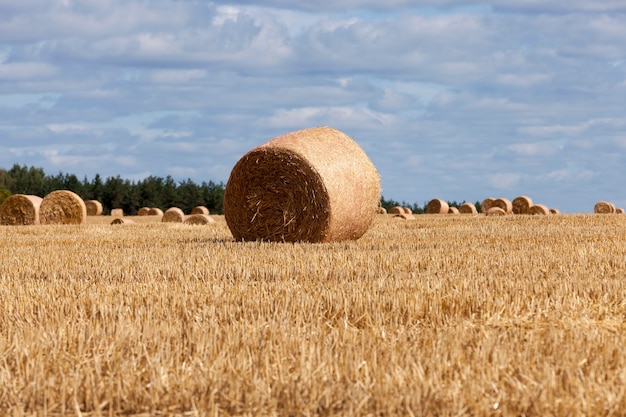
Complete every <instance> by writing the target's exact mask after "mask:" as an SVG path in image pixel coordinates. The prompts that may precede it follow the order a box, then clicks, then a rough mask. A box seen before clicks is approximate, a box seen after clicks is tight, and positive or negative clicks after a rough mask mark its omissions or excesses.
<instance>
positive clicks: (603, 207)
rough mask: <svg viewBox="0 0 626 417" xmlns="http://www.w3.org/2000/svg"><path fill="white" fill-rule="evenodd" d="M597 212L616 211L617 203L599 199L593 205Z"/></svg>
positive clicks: (611, 212)
mask: <svg viewBox="0 0 626 417" xmlns="http://www.w3.org/2000/svg"><path fill="white" fill-rule="evenodd" d="M593 212H594V213H596V214H613V213H615V205H614V204H613V203H611V202H608V201H598V202H597V203H596V205H595V206H594V207H593Z"/></svg>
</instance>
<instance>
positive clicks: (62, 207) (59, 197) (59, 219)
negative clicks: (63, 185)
mask: <svg viewBox="0 0 626 417" xmlns="http://www.w3.org/2000/svg"><path fill="white" fill-rule="evenodd" d="M39 220H40V222H41V224H83V223H85V222H86V221H87V207H86V206H85V202H84V201H83V199H82V198H80V196H79V195H78V194H76V193H74V192H72V191H68V190H57V191H53V192H51V193H50V194H48V195H46V196H45V197H44V198H43V200H42V201H41V206H40V208H39Z"/></svg>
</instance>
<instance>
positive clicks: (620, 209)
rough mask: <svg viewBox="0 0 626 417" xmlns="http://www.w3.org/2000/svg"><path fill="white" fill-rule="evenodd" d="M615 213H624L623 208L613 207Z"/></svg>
mask: <svg viewBox="0 0 626 417" xmlns="http://www.w3.org/2000/svg"><path fill="white" fill-rule="evenodd" d="M615 213H616V214H624V209H623V208H621V207H617V208H616V209H615Z"/></svg>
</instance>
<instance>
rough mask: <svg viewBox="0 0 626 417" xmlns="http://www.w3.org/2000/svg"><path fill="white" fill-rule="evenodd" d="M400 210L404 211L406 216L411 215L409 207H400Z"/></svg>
mask: <svg viewBox="0 0 626 417" xmlns="http://www.w3.org/2000/svg"><path fill="white" fill-rule="evenodd" d="M402 210H404V212H405V213H406V214H413V210H411V207H402Z"/></svg>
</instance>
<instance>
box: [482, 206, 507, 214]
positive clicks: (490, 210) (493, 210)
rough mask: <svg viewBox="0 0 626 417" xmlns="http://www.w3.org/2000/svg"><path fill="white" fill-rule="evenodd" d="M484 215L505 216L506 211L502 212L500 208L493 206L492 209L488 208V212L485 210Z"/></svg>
mask: <svg viewBox="0 0 626 417" xmlns="http://www.w3.org/2000/svg"><path fill="white" fill-rule="evenodd" d="M485 214H486V215H487V216H505V215H506V214H507V213H506V211H504V210H503V209H501V208H500V207H495V206H494V207H491V208H489V210H487V212H486V213H485Z"/></svg>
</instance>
